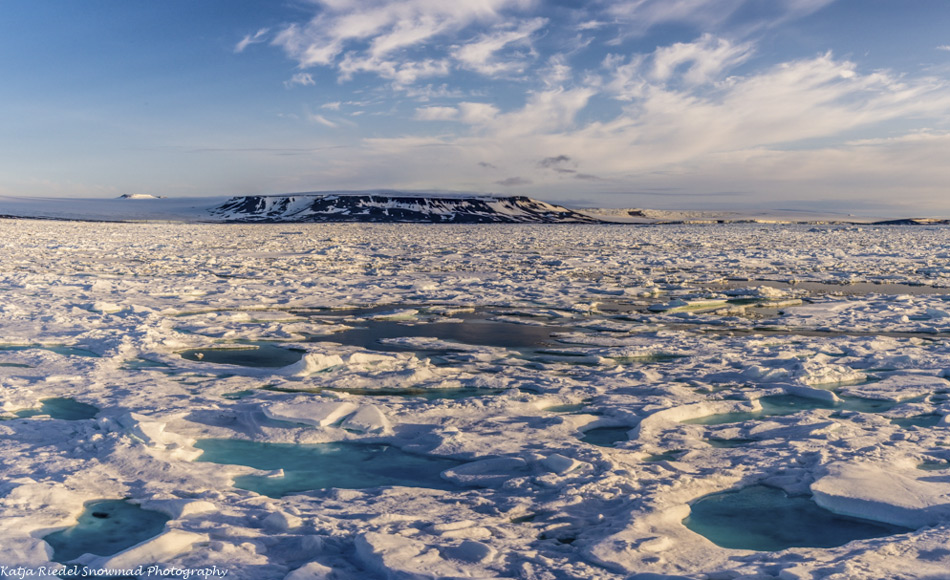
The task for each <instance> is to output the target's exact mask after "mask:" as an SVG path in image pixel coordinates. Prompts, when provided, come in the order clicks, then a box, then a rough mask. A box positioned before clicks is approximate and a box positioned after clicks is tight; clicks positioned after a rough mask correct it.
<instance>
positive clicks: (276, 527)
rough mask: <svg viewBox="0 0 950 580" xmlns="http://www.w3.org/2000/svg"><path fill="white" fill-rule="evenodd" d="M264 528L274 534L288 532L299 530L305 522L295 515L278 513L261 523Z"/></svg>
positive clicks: (283, 512)
mask: <svg viewBox="0 0 950 580" xmlns="http://www.w3.org/2000/svg"><path fill="white" fill-rule="evenodd" d="M261 523H262V524H263V525H264V528H265V529H267V530H270V531H272V532H286V531H288V530H292V529H294V528H299V527H300V525H301V524H302V523H303V521H302V520H301V519H300V518H298V517H297V516H295V515H293V514H289V513H287V512H285V511H276V512H274V513H272V514H270V515H268V516H267V517H266V518H264V521H262V522H261Z"/></svg>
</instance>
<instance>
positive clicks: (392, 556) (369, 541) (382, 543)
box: [355, 532, 471, 579]
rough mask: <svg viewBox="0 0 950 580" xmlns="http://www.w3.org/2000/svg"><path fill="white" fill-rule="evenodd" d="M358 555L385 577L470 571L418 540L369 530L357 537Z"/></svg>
mask: <svg viewBox="0 0 950 580" xmlns="http://www.w3.org/2000/svg"><path fill="white" fill-rule="evenodd" d="M355 543H356V555H357V557H358V558H359V559H360V560H361V561H362V562H363V564H364V565H366V567H368V568H370V569H371V570H373V571H375V572H377V573H379V574H381V575H382V576H383V577H385V578H407V579H408V578H420V579H421V578H463V577H470V576H471V574H470V571H469V570H466V569H465V568H462V567H460V566H458V565H457V564H455V563H452V562H450V561H447V560H445V559H443V558H442V556H441V555H440V554H439V552H438V550H435V549H434V548H430V547H429V546H427V545H425V544H423V543H422V542H420V541H418V540H413V539H411V538H406V537H403V536H398V535H395V534H383V533H378V532H365V533H362V534H360V535H359V536H357V538H356V542H355Z"/></svg>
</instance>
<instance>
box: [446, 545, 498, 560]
mask: <svg viewBox="0 0 950 580" xmlns="http://www.w3.org/2000/svg"><path fill="white" fill-rule="evenodd" d="M442 553H443V554H444V555H445V556H446V557H447V558H451V559H452V560H460V561H462V562H472V563H476V564H480V563H482V562H489V561H491V560H493V559H494V558H495V554H497V553H498V552H497V550H495V549H494V548H492V547H491V546H489V545H488V544H483V543H481V542H477V541H475V540H465V541H464V542H462V543H461V544H459V545H458V546H453V547H451V548H446V549H444V550H442Z"/></svg>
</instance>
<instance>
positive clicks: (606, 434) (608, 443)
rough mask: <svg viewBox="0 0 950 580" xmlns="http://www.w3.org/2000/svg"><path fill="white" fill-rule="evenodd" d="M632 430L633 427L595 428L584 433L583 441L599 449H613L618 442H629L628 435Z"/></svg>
mask: <svg viewBox="0 0 950 580" xmlns="http://www.w3.org/2000/svg"><path fill="white" fill-rule="evenodd" d="M631 429H633V427H594V428H593V429H588V430H587V431H584V436H583V437H581V441H583V442H584V443H590V444H591V445H597V446H599V447H613V446H614V445H615V444H616V443H618V442H621V441H628V440H629V439H630V438H629V437H627V433H629V432H630V430H631Z"/></svg>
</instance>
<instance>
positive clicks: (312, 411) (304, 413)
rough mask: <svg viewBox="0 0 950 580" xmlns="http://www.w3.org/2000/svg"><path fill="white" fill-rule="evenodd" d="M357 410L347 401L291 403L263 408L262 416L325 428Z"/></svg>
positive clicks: (274, 404) (275, 404)
mask: <svg viewBox="0 0 950 580" xmlns="http://www.w3.org/2000/svg"><path fill="white" fill-rule="evenodd" d="M356 409H357V406H356V405H354V404H353V403H350V402H348V401H312V402H311V401H293V402H286V403H284V402H282V403H273V404H271V405H268V406H266V407H264V409H263V410H264V414H265V415H267V416H268V417H269V418H271V419H276V420H278V421H291V422H294V423H304V424H307V425H315V426H317V427H327V426H329V425H333V424H334V423H336V422H338V421H340V420H342V419H343V418H344V417H346V416H347V415H349V414H350V413H352V412H353V411H355V410H356Z"/></svg>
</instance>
